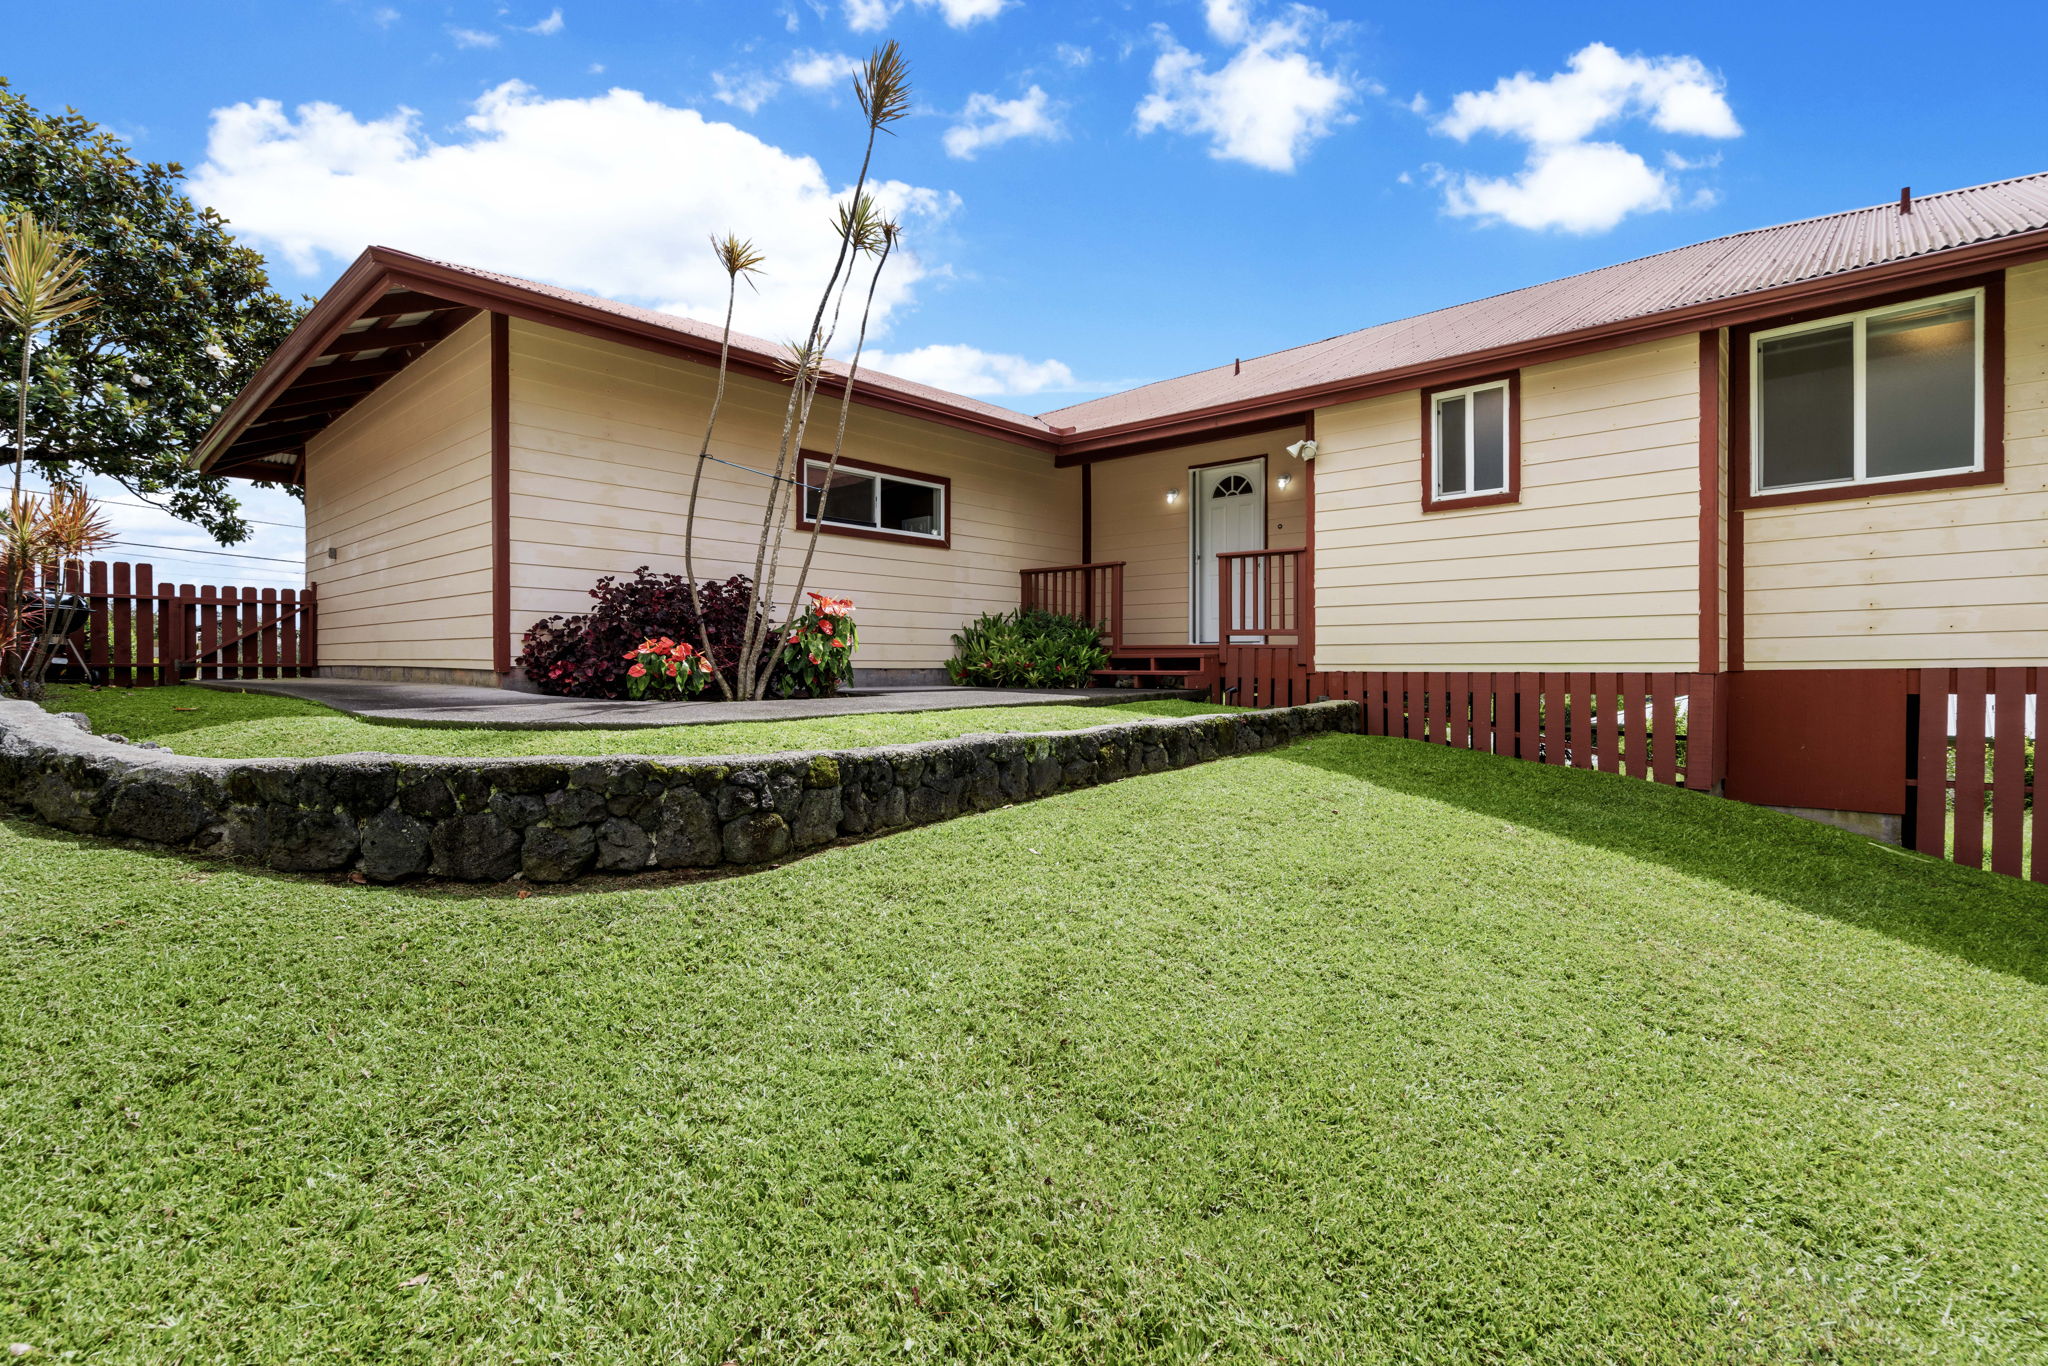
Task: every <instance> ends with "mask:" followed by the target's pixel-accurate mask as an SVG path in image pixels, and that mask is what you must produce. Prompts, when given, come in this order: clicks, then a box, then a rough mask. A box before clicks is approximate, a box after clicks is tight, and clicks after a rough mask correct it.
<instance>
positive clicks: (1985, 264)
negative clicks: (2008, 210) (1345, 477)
mask: <svg viewBox="0 0 2048 1366" xmlns="http://www.w3.org/2000/svg"><path fill="white" fill-rule="evenodd" d="M2044 254H2048V228H2040V229H2034V230H2031V231H2028V232H2023V233H2017V234H2014V235H2013V236H2010V237H2002V238H1999V239H1997V240H1995V241H1991V242H1978V243H1973V244H1971V245H1969V246H1963V247H1952V248H1949V249H1947V250H1944V251H1937V252H1928V253H1925V254H1923V255H1920V256H1914V257H1909V258H1906V259H1904V260H1900V261H1887V262H1882V263H1880V264H1877V265H1872V266H1863V267H1859V268H1857V269H1854V270H1847V271H1842V272H1839V273H1836V274H1833V275H1825V276H1816V277H1814V278H1812V279H1808V280H1801V281H1797V282H1795V283H1793V284H1789V285H1780V286H1777V287H1775V288H1772V289H1767V290H1757V291H1754V292H1751V293H1748V294H1738V295H1735V296H1733V297H1731V298H1727V299H1717V300H1713V301H1711V302H1708V303H1703V304H1692V305H1688V306H1686V307H1684V308H1677V309H1667V310H1665V311H1663V312H1660V313H1647V314H1643V315H1642V316H1640V317H1635V318H1627V319H1624V320H1622V321H1620V322H1614V323H1604V324H1602V325H1600V326H1598V327H1589V328H1582V329H1579V330H1577V331H1573V332H1560V333H1556V334H1554V335H1552V336H1548V337H1543V338H1540V339H1538V340H1536V341H1533V342H1517V343H1513V344H1510V345H1505V346H1498V347H1489V348H1487V349H1486V350H1483V351H1469V352H1465V353H1463V354H1460V355H1456V356H1445V357H1441V358H1439V359H1435V360H1430V361H1424V362H1420V363H1418V364H1415V365H1407V366H1401V367H1399V368H1397V369H1392V370H1379V371H1373V372H1371V373H1369V374H1363V375H1355V376H1349V377H1346V378H1344V379H1339V380H1330V381H1326V382H1323V383H1320V384H1313V385H1304V386H1302V387H1299V388H1295V389H1288V390H1282V391H1279V392H1276V393H1271V394H1262V395H1259V396H1257V397H1255V398H1249V399H1244V400H1240V401H1235V402H1231V403H1219V404H1211V405H1209V406H1207V407H1203V408H1197V409H1188V410H1185V411H1182V412H1177V413H1167V414H1162V415H1161V416H1158V417H1151V418H1140V419H1137V420H1135V421H1131V422H1125V423H1119V424H1116V425H1114V426H1109V427H1100V428H1097V429H1095V430H1093V431H1088V432H1081V433H1077V434H1075V435H1073V436H1069V437H1065V438H1063V439H1062V440H1061V442H1060V448H1059V463H1060V464H1063V465H1066V464H1075V463H1078V462H1079V461H1080V460H1081V458H1082V457H1084V456H1100V455H1103V454H1105V453H1107V452H1112V451H1116V450H1119V449H1121V448H1123V447H1125V446H1128V445H1133V444H1137V443H1140V442H1143V443H1145V444H1147V445H1152V444H1154V443H1158V442H1160V441H1162V440H1164V439H1167V438H1171V437H1173V436H1176V435H1185V436H1189V437H1194V436H1199V435H1201V434H1203V433H1206V432H1210V431H1213V430H1214V429H1216V428H1218V427H1223V426H1237V425H1239V424H1242V423H1248V422H1260V421H1273V420H1278V419H1280V418H1283V417H1289V416H1292V415H1295V414H1299V413H1306V412H1309V411H1312V410H1314V409H1316V408H1324V407H1329V406H1330V405H1332V404H1337V403H1351V402H1356V401H1358V400H1360V399H1366V398H1374V397H1377V396H1379V395H1381V394H1389V393H1399V392H1401V391H1403V390H1406V389H1413V388H1417V387H1419V386H1421V385H1423V384H1434V383H1440V382H1455V381H1457V380H1459V379H1461V378H1467V377H1471V376H1477V375H1484V374H1488V373H1491V372H1495V371H1499V370H1501V369H1504V368H1509V367H1516V368H1519V367H1520V366H1524V365H1534V364H1540V363H1542V362H1544V361H1548V360H1564V359H1568V358H1570V357H1571V356H1574V355H1583V354H1585V353H1587V352H1589V351H1597V350H1605V349H1607V348H1609V347H1612V346H1614V345H1616V344H1628V343H1634V342H1643V341H1655V340H1658V339H1660V338H1663V337H1670V336H1677V335H1680V334H1683V333H1687V332H1697V331H1702V330H1705V329H1706V328H1709V327H1730V326H1735V325H1738V324H1741V323H1747V322H1755V321H1757V320H1759V319H1762V318H1768V317H1772V316H1774V315H1777V314H1781V313H1785V312H1789V311H1791V310H1793V309H1795V308H1809V307H1820V306H1824V305H1826V304H1828V303H1830V302H1833V301H1837V300H1839V301H1841V302H1844V303H1846V302H1849V301H1851V300H1853V299H1855V298H1856V297H1858V296H1860V295H1864V294H1868V293H1872V292H1875V291H1878V290H1890V289H1897V288H1899V287H1901V286H1911V285H1916V284H1922V283H1925V284H1935V283H1939V282H1941V281H1943V280H1948V279H1955V278H1959V277H1963V276H1968V275H1975V274H1980V273H1982V272H1984V271H1986V270H1991V269H1998V268H2002V267H2004V266H2006V265H2010V264H2014V263H2016V262H2018V261H2022V260H2025V259H2026V258H2029V257H2034V256H2040V255H2044Z"/></svg>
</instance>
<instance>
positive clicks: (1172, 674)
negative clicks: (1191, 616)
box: [1090, 645, 1216, 692]
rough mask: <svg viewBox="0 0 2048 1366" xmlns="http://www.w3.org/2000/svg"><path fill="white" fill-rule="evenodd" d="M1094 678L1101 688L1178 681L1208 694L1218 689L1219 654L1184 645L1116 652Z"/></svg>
mask: <svg viewBox="0 0 2048 1366" xmlns="http://www.w3.org/2000/svg"><path fill="white" fill-rule="evenodd" d="M1090 677H1091V678H1092V679H1093V680H1094V686H1095V687H1098V688H1142V687H1156V686H1158V685H1160V684H1161V683H1164V682H1165V681H1166V680H1168V679H1178V680H1179V681H1180V683H1181V685H1182V686H1184V687H1187V688H1189V689H1199V690H1202V691H1205V692H1206V691H1208V690H1209V689H1210V688H1212V687H1214V686H1215V682H1216V652H1215V650H1214V649H1199V648H1197V649H1190V648H1188V647H1187V646H1184V645H1183V646H1162V647H1159V648H1157V649H1143V648H1141V649H1123V650H1113V651H1111V652H1110V656H1109V664H1108V666H1107V667H1105V668H1101V669H1096V670H1094V671H1093V672H1092V673H1091V674H1090Z"/></svg>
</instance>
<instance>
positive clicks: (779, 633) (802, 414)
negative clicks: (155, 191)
mask: <svg viewBox="0 0 2048 1366" xmlns="http://www.w3.org/2000/svg"><path fill="white" fill-rule="evenodd" d="M852 285H853V269H852V267H850V266H849V267H848V268H847V271H846V277H845V280H844V281H843V282H842V283H841V284H840V287H839V297H838V300H837V301H836V302H835V303H834V305H833V308H832V325H831V326H830V327H829V328H827V329H826V331H825V335H824V336H823V337H822V338H820V339H819V342H818V364H817V367H816V369H815V370H814V371H813V372H812V375H811V378H810V382H809V385H808V390H807V392H806V393H805V395H804V401H803V407H802V409H801V410H800V411H799V412H798V414H797V422H796V436H795V439H794V440H793V441H792V442H791V446H792V449H793V450H794V453H795V455H794V460H793V462H792V467H793V468H794V470H795V471H796V474H795V478H794V479H793V480H792V481H791V482H789V483H787V484H775V485H773V486H771V487H770V489H769V502H770V507H769V512H768V520H769V522H770V524H771V525H772V526H773V527H774V528H775V540H774V543H773V544H772V545H771V546H770V547H769V550H768V564H767V572H766V575H765V577H763V578H762V579H761V580H760V581H759V582H760V585H761V606H762V607H763V608H764V609H765V611H766V613H767V616H766V618H765V620H766V621H773V620H774V614H775V580H776V577H777V574H778V570H779V568H780V566H781V564H782V541H783V537H784V536H785V535H787V534H788V531H789V513H790V509H791V507H792V505H793V504H794V503H795V501H796V499H797V498H798V497H799V496H801V492H802V491H803V490H804V489H805V488H806V485H807V481H806V480H805V478H804V467H805V464H806V462H805V460H804V434H805V433H806V432H808V431H809V430H810V426H811V409H812V407H813V405H815V404H816V403H817V401H818V386H819V385H820V384H821V383H823V382H824V378H825V352H826V351H827V350H828V349H829V348H830V347H831V345H832V340H833V338H835V337H837V336H838V335H839V315H840V312H841V310H842V309H843V308H844V307H845V306H846V294H847V291H848V290H849V289H850V288H851V287H852ZM863 335H865V327H863ZM840 411H841V412H842V413H843V412H844V411H845V409H844V408H842V409H841V410H840ZM838 464H839V462H838V459H837V457H836V456H835V457H834V459H833V461H832V466H833V468H834V469H836V468H837V467H838ZM830 486H831V477H830V475H829V474H828V475H827V476H826V483H825V486H824V487H823V488H820V489H819V491H818V515H819V516H821V517H822V516H823V515H824V513H825V489H826V488H829V487H830ZM777 494H781V495H782V501H781V503H780V505H779V506H778V505H776V503H775V495H777ZM816 538H817V532H816V529H815V525H814V527H813V530H812V539H813V540H814V541H815V540H816ZM787 634H788V633H787V632H786V631H783V630H781V629H779V628H778V629H777V630H776V631H775V633H774V637H775V641H776V642H777V644H776V645H775V653H774V654H773V655H772V656H771V657H770V663H769V664H767V665H766V666H764V667H763V668H762V670H761V678H760V681H759V685H758V688H757V691H756V693H755V696H756V697H762V696H766V695H767V691H768V684H769V682H770V680H772V679H773V678H774V677H775V666H774V662H773V661H774V660H778V659H780V658H781V657H782V649H783V646H784V645H785V644H786V643H787V642H786V641H785V640H784V639H783V638H784V636H786V635H787ZM768 643H769V641H768V637H767V633H766V631H765V630H764V632H763V636H762V641H761V645H762V647H766V646H767V645H768ZM756 653H757V654H758V653H759V649H758V648H757V650H756Z"/></svg>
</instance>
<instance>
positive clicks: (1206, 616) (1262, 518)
mask: <svg viewBox="0 0 2048 1366" xmlns="http://www.w3.org/2000/svg"><path fill="white" fill-rule="evenodd" d="M1189 475H1190V476H1191V477H1190V478H1189V480H1188V482H1189V484H1190V485H1191V487H1190V488H1189V490H1188V492H1189V494H1190V495H1191V496H1192V497H1193V498H1194V500H1195V506H1194V509H1193V511H1194V516H1192V517H1190V518H1189V519H1188V521H1189V523H1190V526H1191V528H1192V530H1191V533H1190V534H1191V535H1192V537H1193V540H1194V553H1193V555H1192V556H1191V557H1190V559H1191V563H1192V566H1193V567H1192V570H1191V572H1192V574H1193V576H1194V582H1193V583H1192V584H1190V585H1189V592H1188V601H1189V602H1190V603H1192V604H1193V607H1194V612H1193V617H1194V620H1193V621H1192V623H1191V625H1192V627H1193V630H1194V639H1195V641H1196V642H1197V643H1200V644H1207V643H1211V642H1213V641H1215V639H1216V633H1217V632H1216V627H1217V609H1218V607H1219V604H1218V602H1217V601H1216V595H1217V592H1218V588H1219V585H1218V582H1217V577H1216V557H1217V556H1218V555H1220V554H1226V553H1228V552H1230V551H1234V550H1264V549H1265V548H1266V462H1265V461H1264V460H1241V461H1239V462H1238V463H1236V464H1234V465H1211V466H1209V467H1208V468H1206V469H1199V470H1190V471H1189Z"/></svg>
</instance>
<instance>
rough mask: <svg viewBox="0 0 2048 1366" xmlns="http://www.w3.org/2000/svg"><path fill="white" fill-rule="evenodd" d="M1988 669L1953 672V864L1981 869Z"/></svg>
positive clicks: (1988, 686) (1982, 863) (1982, 858)
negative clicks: (1954, 829)
mask: <svg viewBox="0 0 2048 1366" xmlns="http://www.w3.org/2000/svg"><path fill="white" fill-rule="evenodd" d="M1989 689H1990V671H1989V670H1988V669H1957V670H1956V783H1955V793H1956V800H1955V825H1956V834H1955V855H1954V858H1955V861H1956V862H1957V863H1960V864H1963V865H1964V866H1965V867H1969V868H1982V867H1983V866H1984V758H1985V756H1984V697H1985V694H1986V693H1987V692H1988V691H1989Z"/></svg>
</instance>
